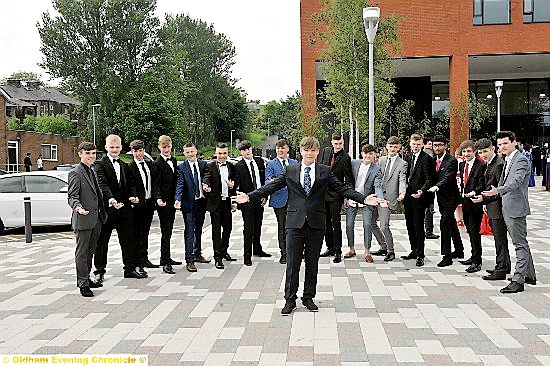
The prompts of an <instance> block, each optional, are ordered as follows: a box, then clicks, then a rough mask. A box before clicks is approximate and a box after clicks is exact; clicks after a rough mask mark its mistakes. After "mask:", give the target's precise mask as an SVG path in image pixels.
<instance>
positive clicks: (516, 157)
mask: <svg viewBox="0 0 550 366" xmlns="http://www.w3.org/2000/svg"><path fill="white" fill-rule="evenodd" d="M518 154H521V153H520V152H519V151H516V153H515V154H514V156H513V157H512V160H510V167H506V169H505V170H503V171H502V175H503V176H504V179H503V180H502V182H503V183H504V182H506V180H507V179H508V176H509V175H510V172H511V171H512V169H514V165H516V161H517V160H518ZM505 161H506V160H505ZM506 170H508V173H506Z"/></svg>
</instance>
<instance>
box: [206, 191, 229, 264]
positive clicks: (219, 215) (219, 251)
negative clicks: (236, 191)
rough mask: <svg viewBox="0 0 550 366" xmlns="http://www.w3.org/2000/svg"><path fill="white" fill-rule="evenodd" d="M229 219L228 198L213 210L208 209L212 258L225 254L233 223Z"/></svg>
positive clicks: (218, 257)
mask: <svg viewBox="0 0 550 366" xmlns="http://www.w3.org/2000/svg"><path fill="white" fill-rule="evenodd" d="M231 219H232V215H231V200H230V199H229V198H228V199H226V200H222V201H221V202H220V204H219V205H218V207H217V208H216V210H215V211H210V221H211V225H212V246H213V247H214V259H222V258H223V256H224V255H226V254H227V249H228V248H229V237H230V236H231V229H232V225H233V224H232V220H231ZM222 229H223V232H222Z"/></svg>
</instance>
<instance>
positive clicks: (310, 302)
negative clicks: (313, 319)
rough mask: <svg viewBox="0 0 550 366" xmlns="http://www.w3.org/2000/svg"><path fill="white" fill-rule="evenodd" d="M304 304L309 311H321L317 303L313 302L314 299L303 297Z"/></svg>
mask: <svg viewBox="0 0 550 366" xmlns="http://www.w3.org/2000/svg"><path fill="white" fill-rule="evenodd" d="M302 304H303V305H304V306H305V307H306V309H308V310H309V311H313V312H316V311H319V308H318V307H317V305H315V303H314V302H313V299H303V300H302Z"/></svg>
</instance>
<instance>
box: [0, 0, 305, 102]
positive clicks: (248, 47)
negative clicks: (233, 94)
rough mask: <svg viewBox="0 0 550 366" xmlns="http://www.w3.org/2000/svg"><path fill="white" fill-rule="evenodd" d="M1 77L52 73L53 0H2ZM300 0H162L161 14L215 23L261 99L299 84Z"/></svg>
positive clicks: (237, 72)
mask: <svg viewBox="0 0 550 366" xmlns="http://www.w3.org/2000/svg"><path fill="white" fill-rule="evenodd" d="M0 1H1V3H2V5H3V6H2V11H1V12H0V27H1V28H0V45H1V47H2V55H1V57H0V78H4V77H6V76H9V75H10V74H12V73H13V72H16V71H34V72H38V73H41V74H42V75H43V76H44V79H46V80H47V79H48V75H47V74H46V73H45V71H44V70H42V69H41V68H40V67H39V66H38V65H37V64H38V63H39V62H40V61H41V60H42V54H41V52H40V37H39V35H38V31H37V29H36V23H37V22H38V21H39V20H40V16H41V14H42V13H43V12H44V11H47V10H50V12H51V11H52V10H53V8H52V5H51V0H0ZM299 7H300V1H299V0H276V1H268V0H233V1H229V0H158V2H157V16H158V17H159V18H161V19H163V18H164V14H166V13H173V14H178V13H188V14H189V15H190V16H191V17H193V18H199V19H202V20H203V21H205V22H207V23H209V24H214V28H215V29H216V31H217V32H219V33H224V34H225V35H226V36H227V37H228V38H229V39H230V40H231V41H232V42H233V44H234V45H235V48H236V51H237V56H236V59H235V61H236V64H235V66H234V67H233V77H235V78H237V79H239V80H240V81H239V82H238V84H237V86H239V87H242V88H243V89H245V90H246V92H247V94H248V99H253V100H255V99H259V100H260V101H261V102H262V103H266V102H268V101H270V100H273V99H275V100H279V99H281V98H285V97H286V96H287V95H290V94H294V91H296V90H300V8H299Z"/></svg>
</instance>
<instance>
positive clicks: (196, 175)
mask: <svg viewBox="0 0 550 366" xmlns="http://www.w3.org/2000/svg"><path fill="white" fill-rule="evenodd" d="M193 181H194V182H195V197H197V198H200V196H201V191H200V189H199V172H198V170H197V164H193Z"/></svg>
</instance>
